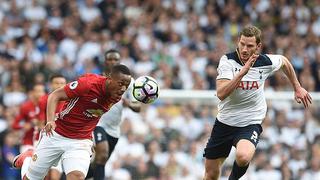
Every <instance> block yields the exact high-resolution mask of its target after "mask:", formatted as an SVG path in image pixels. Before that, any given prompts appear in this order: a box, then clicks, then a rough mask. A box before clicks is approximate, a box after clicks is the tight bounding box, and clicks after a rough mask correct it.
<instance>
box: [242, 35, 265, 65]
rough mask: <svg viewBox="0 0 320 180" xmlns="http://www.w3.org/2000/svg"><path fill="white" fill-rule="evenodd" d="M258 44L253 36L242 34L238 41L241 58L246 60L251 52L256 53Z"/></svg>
mask: <svg viewBox="0 0 320 180" xmlns="http://www.w3.org/2000/svg"><path fill="white" fill-rule="evenodd" d="M260 46H261V43H259V44H257V42H256V38H255V37H254V36H253V37H246V36H243V35H242V36H241V37H240V39H239V41H238V49H239V55H240V58H241V60H242V61H244V62H246V61H247V60H248V59H249V57H250V56H251V55H252V54H254V53H258V50H259V48H260Z"/></svg>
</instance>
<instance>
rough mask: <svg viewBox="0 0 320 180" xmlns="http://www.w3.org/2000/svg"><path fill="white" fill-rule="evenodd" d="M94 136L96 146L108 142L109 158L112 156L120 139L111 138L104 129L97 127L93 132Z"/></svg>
mask: <svg viewBox="0 0 320 180" xmlns="http://www.w3.org/2000/svg"><path fill="white" fill-rule="evenodd" d="M93 135H94V141H95V143H96V144H99V143H101V142H103V141H107V142H108V145H109V156H108V157H110V156H111V153H112V152H113V150H114V148H115V147H116V145H117V143H118V138H115V137H113V136H110V135H109V134H108V133H107V132H106V131H105V130H104V128H103V127H101V126H96V128H95V129H94V131H93Z"/></svg>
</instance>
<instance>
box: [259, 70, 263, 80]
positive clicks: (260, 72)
mask: <svg viewBox="0 0 320 180" xmlns="http://www.w3.org/2000/svg"><path fill="white" fill-rule="evenodd" d="M262 73H263V71H261V70H259V74H260V77H259V78H260V79H262Z"/></svg>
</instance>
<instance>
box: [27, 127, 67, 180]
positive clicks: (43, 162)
mask: <svg viewBox="0 0 320 180" xmlns="http://www.w3.org/2000/svg"><path fill="white" fill-rule="evenodd" d="M59 142H60V138H59V137H58V136H56V133H54V135H53V136H52V137H47V136H46V135H45V134H44V135H43V137H42V139H41V140H40V142H39V144H38V145H37V147H36V149H35V152H34V154H33V156H32V158H31V159H32V160H31V161H30V166H29V168H28V171H27V173H26V177H27V178H28V179H32V180H37V179H41V180H42V179H43V178H44V177H45V176H46V175H47V173H48V170H49V169H50V167H51V166H52V165H53V164H55V163H57V162H58V161H59V159H60V157H61V154H62V153H63V151H62V149H61V148H60V145H59Z"/></svg>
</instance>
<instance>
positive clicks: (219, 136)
mask: <svg viewBox="0 0 320 180" xmlns="http://www.w3.org/2000/svg"><path fill="white" fill-rule="evenodd" d="M234 130H235V128H234V127H231V126H228V125H226V124H223V123H221V122H219V121H218V120H216V122H215V124H214V126H213V129H212V132H211V136H210V138H209V140H208V143H207V146H206V148H205V150H204V151H205V152H204V155H203V156H204V157H205V175H204V180H218V179H219V176H220V169H221V166H222V164H223V162H224V160H225V159H226V157H228V155H229V153H230V150H231V148H232V142H233V133H234Z"/></svg>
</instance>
